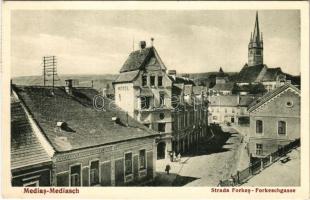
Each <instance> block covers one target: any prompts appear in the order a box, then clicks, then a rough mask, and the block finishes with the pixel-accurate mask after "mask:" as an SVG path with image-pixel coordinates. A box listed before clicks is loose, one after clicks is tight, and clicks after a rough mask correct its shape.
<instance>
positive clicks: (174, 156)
mask: <svg viewBox="0 0 310 200" xmlns="http://www.w3.org/2000/svg"><path fill="white" fill-rule="evenodd" d="M172 157H173V162H174V161H176V159H177V156H176V155H175V152H173V155H172Z"/></svg>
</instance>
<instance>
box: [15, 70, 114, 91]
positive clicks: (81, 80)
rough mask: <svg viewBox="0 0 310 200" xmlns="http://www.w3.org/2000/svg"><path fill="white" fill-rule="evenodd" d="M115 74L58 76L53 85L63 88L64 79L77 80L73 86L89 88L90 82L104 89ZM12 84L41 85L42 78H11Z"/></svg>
mask: <svg viewBox="0 0 310 200" xmlns="http://www.w3.org/2000/svg"><path fill="white" fill-rule="evenodd" d="M117 76H118V75H116V74H103V75H60V76H59V79H60V81H56V82H55V85H57V86H63V85H65V80H66V79H74V80H77V81H76V83H75V86H79V87H91V86H92V83H91V82H92V81H93V86H94V88H95V89H97V90H101V89H102V88H105V87H106V86H107V84H109V85H110V88H111V85H112V81H113V80H115V79H116V78H117ZM12 81H13V83H14V84H17V85H43V77H42V76H21V77H14V78H12ZM51 84H52V81H49V82H48V83H47V85H51Z"/></svg>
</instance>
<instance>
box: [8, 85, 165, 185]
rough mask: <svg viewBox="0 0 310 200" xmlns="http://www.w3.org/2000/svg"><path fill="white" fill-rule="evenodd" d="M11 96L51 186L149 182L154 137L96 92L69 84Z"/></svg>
mask: <svg viewBox="0 0 310 200" xmlns="http://www.w3.org/2000/svg"><path fill="white" fill-rule="evenodd" d="M13 95H14V97H15V98H16V99H18V100H19V101H20V103H21V106H22V109H23V110H24V112H25V113H26V116H27V118H28V120H29V121H30V122H31V127H32V129H33V130H35V132H36V134H37V135H38V136H39V137H38V140H39V142H40V143H41V144H42V146H43V147H44V149H45V151H46V152H47V154H48V155H49V156H50V157H49V158H50V159H51V160H52V169H51V177H50V180H51V181H50V182H51V185H52V186H121V185H139V184H143V183H144V182H147V181H151V180H152V179H153V178H154V176H155V160H156V145H155V138H156V137H157V136H159V135H158V133H156V132H154V131H152V130H150V129H148V128H146V127H145V126H143V125H141V124H140V123H138V122H137V121H136V120H134V119H133V118H132V117H130V116H128V114H126V112H124V111H122V110H121V109H120V108H118V107H117V106H115V105H114V104H113V102H112V101H110V100H109V99H108V98H105V97H102V96H97V95H98V92H97V91H96V90H94V89H92V88H76V87H72V81H71V80H68V81H67V85H66V87H54V88H53V87H47V86H13ZM28 148H29V147H28ZM19 160H21V159H20V158H19ZM29 170H33V169H32V168H30V169H29Z"/></svg>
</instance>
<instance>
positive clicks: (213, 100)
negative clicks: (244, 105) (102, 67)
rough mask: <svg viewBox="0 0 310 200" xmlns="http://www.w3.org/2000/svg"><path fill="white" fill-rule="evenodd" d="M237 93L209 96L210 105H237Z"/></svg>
mask: <svg viewBox="0 0 310 200" xmlns="http://www.w3.org/2000/svg"><path fill="white" fill-rule="evenodd" d="M238 98H239V96H238V95H224V96H210V98H209V101H210V106H238Z"/></svg>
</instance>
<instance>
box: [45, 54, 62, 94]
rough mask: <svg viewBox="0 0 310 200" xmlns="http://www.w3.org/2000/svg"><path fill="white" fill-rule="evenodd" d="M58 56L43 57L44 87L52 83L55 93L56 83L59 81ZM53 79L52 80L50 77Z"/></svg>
mask: <svg viewBox="0 0 310 200" xmlns="http://www.w3.org/2000/svg"><path fill="white" fill-rule="evenodd" d="M56 64H57V62H56V56H43V85H44V86H46V85H47V82H48V81H52V87H53V92H54V87H55V81H59V78H58V77H57V79H55V76H57V66H56ZM50 76H51V77H52V79H51V80H50V79H49V77H50Z"/></svg>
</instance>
